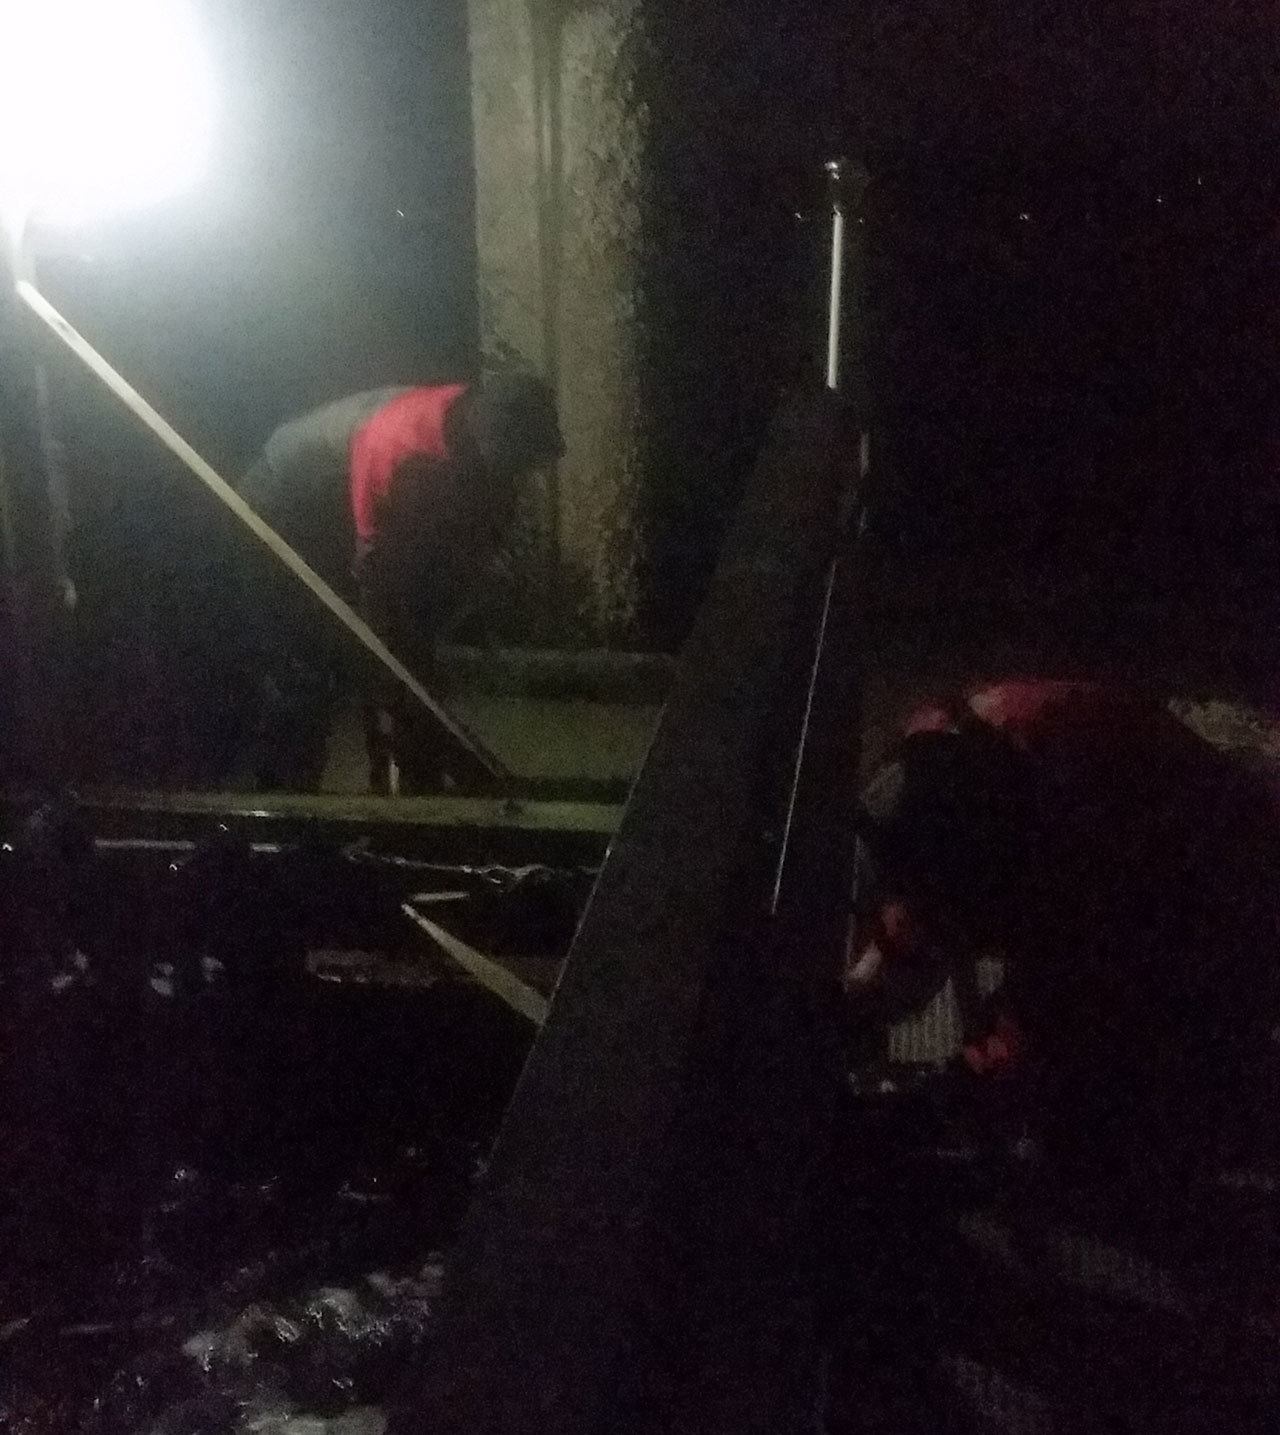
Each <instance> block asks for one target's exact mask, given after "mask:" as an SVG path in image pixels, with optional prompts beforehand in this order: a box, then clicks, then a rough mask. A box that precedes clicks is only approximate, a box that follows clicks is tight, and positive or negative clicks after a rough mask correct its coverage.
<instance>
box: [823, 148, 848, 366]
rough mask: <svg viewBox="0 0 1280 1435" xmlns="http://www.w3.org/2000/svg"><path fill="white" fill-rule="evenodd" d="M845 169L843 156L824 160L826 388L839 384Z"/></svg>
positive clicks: (842, 296) (842, 295) (842, 297)
mask: <svg viewBox="0 0 1280 1435" xmlns="http://www.w3.org/2000/svg"><path fill="white" fill-rule="evenodd" d="M844 168H845V161H844V160H842V159H829V160H828V161H827V163H826V171H827V179H828V182H829V184H830V189H831V289H830V294H831V298H830V303H829V304H828V307H827V388H829V389H838V388H839V387H840V319H841V308H842V304H843V300H844V227H845V213H844V211H845V200H844Z"/></svg>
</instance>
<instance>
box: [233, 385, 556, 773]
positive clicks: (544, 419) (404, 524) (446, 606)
mask: <svg viewBox="0 0 1280 1435" xmlns="http://www.w3.org/2000/svg"><path fill="white" fill-rule="evenodd" d="M563 451H564V444H563V440H562V438H561V435H560V427H559V422H558V420H557V416H556V410H555V404H554V401H553V399H552V396H551V393H550V391H549V389H548V388H547V386H546V385H545V384H544V383H543V382H542V381H541V380H540V379H537V378H535V377H534V376H532V375H528V374H504V375H497V376H493V377H487V378H484V379H482V380H481V381H479V382H478V383H475V384H471V385H467V384H449V385H441V386H435V387H420V388H392V389H379V390H375V391H372V392H369V393H363V394H356V395H353V396H351V397H348V398H345V399H340V400H338V401H337V402H335V403H332V404H328V405H326V406H324V407H323V408H320V409H317V410H315V411H314V412H312V413H309V414H307V415H305V416H303V417H302V418H299V419H294V420H292V421H291V422H289V423H286V424H283V425H282V426H281V427H280V428H278V429H277V430H276V431H275V432H274V433H273V434H272V435H271V437H270V438H269V439H268V440H267V443H266V445H265V446H264V448H263V450H262V453H261V454H260V456H259V458H258V460H257V461H256V462H255V464H254V465H253V467H252V468H251V469H250V470H249V472H248V474H247V475H246V477H245V479H244V481H243V483H242V484H241V487H240V492H241V494H242V496H243V497H244V498H245V499H246V501H247V502H248V503H249V504H250V505H251V506H252V507H253V508H254V509H256V510H257V512H258V513H259V514H260V515H261V516H262V517H263V518H265V519H266V520H267V522H268V523H270V524H271V525H272V527H273V528H275V529H276V531H277V532H279V533H280V534H281V535H282V536H283V537H284V538H285V539H286V540H287V541H288V542H289V543H290V544H291V545H292V546H293V547H294V548H295V549H296V550H297V551H298V552H299V553H300V554H301V555H302V557H303V558H305V559H306V560H307V562H308V563H309V564H310V565H311V566H312V567H313V568H314V569H316V571H317V572H318V573H319V574H320V576H321V577H322V578H324V579H325V581H326V582H328V583H329V584H330V586H331V587H333V588H335V589H336V590H337V591H338V592H339V593H341V594H343V595H344V596H347V597H349V598H352V599H354V600H358V602H359V604H360V607H361V608H362V610H363V612H364V614H365V616H366V618H367V619H368V621H369V622H370V624H371V625H372V626H373V628H374V629H375V631H377V632H378V634H379V635H380V636H381V637H382V638H383V640H384V641H385V642H386V643H387V644H388V646H389V647H390V648H391V649H392V650H393V651H394V652H395V653H396V654H397V656H399V657H400V658H401V659H402V660H403V661H404V662H405V664H406V665H407V666H408V667H409V668H410V669H411V670H413V671H414V672H416V673H417V675H418V676H419V677H420V678H422V679H423V680H424V681H425V682H427V683H428V684H429V683H430V679H431V672H432V667H433V664H434V656H435V646H436V642H437V639H438V636H439V634H440V633H441V632H442V630H444V629H445V628H446V627H447V626H448V624H449V623H450V622H451V621H453V620H455V619H456V618H457V616H458V615H459V613H460V611H461V610H462V609H464V608H465V606H466V604H467V602H468V600H469V598H470V597H471V595H472V593H473V592H474V590H475V589H476V587H477V585H478V584H479V583H480V582H481V581H482V579H483V577H484V575H485V571H486V568H487V566H488V564H489V562H490V560H491V558H492V557H493V555H494V553H495V551H496V549H497V547H498V545H499V543H500V540H501V537H502V534H503V531H504V529H505V528H506V526H507V524H508V523H509V521H510V518H511V516H512V512H513V509H514V505H515V500H516V492H517V484H518V481H519V480H520V479H521V478H523V477H524V476H526V475H527V474H529V473H530V472H532V471H534V470H535V469H537V468H539V467H541V466H543V465H545V464H547V463H550V462H553V461H554V460H555V459H556V458H558V457H559V456H560V455H561V454H562V453H563ZM248 561H249V562H250V563H252V564H254V565H259V566H256V567H255V568H254V570H253V571H254V572H255V574H256V575H257V576H258V577H261V576H262V572H263V570H262V568H261V566H260V565H261V563H262V556H261V555H259V554H254V555H252V556H251V558H250V559H249V560H248ZM308 597H309V595H307V594H305V593H303V592H302V590H301V588H300V586H299V585H297V584H296V583H292V584H291V583H288V582H287V581H286V580H284V579H283V578H282V577H281V576H280V575H276V574H273V575H272V577H271V579H270V580H268V582H267V584H264V583H263V582H261V581H253V582H251V583H249V584H248V585H247V602H246V605H245V625H246V627H247V628H248V629H249V630H250V633H251V650H252V655H253V656H252V659H251V665H252V667H253V668H254V669H255V670H256V671H255V673H254V682H253V684H252V686H253V687H254V689H255V692H254V698H253V703H254V706H255V708H256V718H255V721H254V727H255V734H254V746H255V749H256V769H257V770H256V778H257V782H258V785H259V786H260V787H265V788H283V789H299V790H308V789H313V788H315V787H316V786H318V784H319V781H320V778H321V775H322V773H323V770H324V763H325V753H326V747H327V740H328V735H329V729H330V726H331V722H332V715H333V704H334V698H335V695H336V680H337V674H338V672H339V671H340V669H341V666H342V663H341V649H340V648H339V646H338V645H337V644H336V642H335V639H334V635H333V633H332V630H331V624H330V623H329V622H328V621H327V617H326V615H325V614H322V613H320V612H318V611H316V609H315V605H314V604H313V603H310V602H308V601H307V600H308ZM366 729H367V731H366V736H367V739H368V746H369V755H370V767H371V775H370V781H371V785H372V787H373V788H374V790H375V791H386V790H387V783H388V772H389V768H390V761H391V756H392V749H393V748H394V749H395V758H396V762H397V765H398V767H399V768H400V770H401V775H402V788H403V789H405V790H418V791H421V790H430V789H431V788H432V787H435V786H438V785H439V783H440V781H441V780H442V776H443V771H442V763H443V761H444V759H445V756H446V749H445V748H444V747H443V746H442V745H441V742H440V740H439V738H438V735H436V734H435V733H434V731H433V729H432V728H431V726H430V722H429V720H426V719H424V718H423V717H422V715H420V714H418V713H416V712H415V711H413V710H412V708H411V706H410V705H409V703H408V701H407V700H403V699H402V697H401V694H400V693H399V691H398V689H396V688H395V687H394V686H393V685H392V684H391V683H390V682H382V681H381V680H379V681H378V682H377V683H376V684H375V687H374V690H373V691H372V692H371V694H370V702H369V704H368V706H367V714H366Z"/></svg>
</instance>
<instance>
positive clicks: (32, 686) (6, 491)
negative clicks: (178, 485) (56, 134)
mask: <svg viewBox="0 0 1280 1435" xmlns="http://www.w3.org/2000/svg"><path fill="white" fill-rule="evenodd" d="M0 221H3V223H0V230H2V231H3V232H2V233H0V508H2V509H3V523H2V525H0V526H2V528H3V542H4V569H5V588H6V594H5V607H6V608H7V623H6V632H5V642H6V645H7V646H8V648H9V651H8V653H7V654H6V667H7V668H8V670H9V674H10V675H11V683H10V685H9V686H10V692H11V693H12V694H13V698H14V701H15V706H16V712H15V713H14V716H13V732H12V737H13V739H14V741H13V749H11V751H12V755H13V758H14V759H15V760H14V763H13V768H14V771H13V773H12V777H11V780H13V781H15V782H16V783H17V784H19V785H20V786H22V787H23V788H25V789H27V790H34V791H42V792H45V793H49V792H52V791H55V790H56V789H57V788H58V787H59V786H61V784H62V782H63V781H64V779H65V777H66V757H67V753H66V745H65V742H64V740H63V738H64V731H63V730H64V721H65V712H64V705H63V696H64V694H63V689H64V682H63V678H64V669H63V650H64V647H65V642H66V638H67V634H66V632H65V620H66V611H65V593H66V585H65V583H64V581H63V579H64V576H65V575H64V573H63V564H62V560H61V551H62V540H61V535H60V533H59V532H58V525H57V516H56V511H55V510H56V504H55V501H54V494H53V491H52V490H53V485H52V483H51V476H50V469H49V458H50V446H49V444H48V442H47V441H46V440H47V436H48V425H47V415H46V413H45V410H44V389H43V378H42V376H41V374H40V373H39V370H38V368H37V365H36V363H35V359H34V356H33V353H32V348H31V343H30V336H29V332H28V325H29V320H28V318H27V316H26V314H25V313H24V312H23V310H22V307H21V305H20V304H19V303H18V294H17V291H18V285H19V284H20V283H21V282H22V279H23V276H24V274H25V273H26V272H27V271H28V270H29V268H30V254H29V252H28V251H27V250H26V247H25V244H24V236H25V231H26V221H25V216H24V215H23V214H22V213H20V212H17V211H14V210H10V211H9V212H8V213H7V214H4V215H0Z"/></svg>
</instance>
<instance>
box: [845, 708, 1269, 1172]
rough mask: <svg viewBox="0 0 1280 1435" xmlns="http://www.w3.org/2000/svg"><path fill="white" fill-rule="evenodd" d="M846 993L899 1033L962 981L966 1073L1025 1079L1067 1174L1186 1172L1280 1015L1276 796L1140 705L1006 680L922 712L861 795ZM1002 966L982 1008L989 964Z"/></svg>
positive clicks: (1161, 711) (1207, 1146) (1206, 1149)
mask: <svg viewBox="0 0 1280 1435" xmlns="http://www.w3.org/2000/svg"><path fill="white" fill-rule="evenodd" d="M860 822H861V840H862V843H863V847H864V851H863V857H864V864H863V866H864V870H863V880H862V881H861V883H860V888H859V895H858V903H857V908H858V910H857V913H856V918H855V933H854V937H853V940H852V943H851V948H850V957H849V962H848V967H847V970H846V977H845V985H846V989H847V991H848V993H849V995H850V998H851V1000H852V1001H853V1002H854V1004H855V1007H856V1008H857V1009H859V1010H860V1011H862V1012H863V1013H864V1014H865V1013H866V1012H868V1011H875V1012H878V1013H879V1014H880V1015H881V1016H883V1017H884V1018H886V1019H889V1020H892V1019H895V1018H897V1017H900V1016H902V1015H905V1014H908V1013H911V1012H915V1011H918V1010H920V1009H921V1008H922V1007H923V1005H924V1004H925V1003H926V1002H927V1001H928V1000H929V999H930V998H931V997H932V996H933V995H935V994H936V993H937V992H938V991H939V990H940V989H941V987H942V985H943V984H944V982H945V981H946V980H947V979H948V978H955V980H956V990H957V992H958V994H959V995H960V996H961V998H962V1005H963V1006H967V1011H966V1013H965V1014H966V1017H967V1020H968V1023H969V1031H968V1034H967V1039H966V1044H965V1048H964V1053H963V1061H964V1063H965V1065H966V1067H967V1068H968V1070H969V1071H970V1072H972V1073H973V1074H974V1075H975V1076H978V1077H981V1078H982V1079H983V1080H984V1081H991V1080H992V1079H995V1078H1004V1080H1005V1082H1006V1083H1008V1082H1015V1083H1019V1084H1020V1087H1021V1089H1022V1090H1023V1091H1024V1092H1025V1094H1026V1099H1027V1103H1028V1109H1029V1110H1031V1111H1033V1112H1034V1113H1035V1119H1036V1123H1037V1126H1038V1130H1039V1134H1040V1136H1041V1137H1042V1138H1043V1140H1044V1142H1045V1144H1046V1146H1047V1148H1048V1149H1049V1150H1050V1151H1051V1153H1052V1154H1053V1155H1054V1156H1055V1157H1056V1158H1057V1160H1058V1161H1059V1163H1060V1166H1061V1169H1062V1170H1063V1171H1064V1172H1068V1173H1071V1172H1074V1173H1075V1174H1088V1175H1091V1176H1092V1177H1097V1176H1098V1175H1100V1174H1102V1173H1106V1175H1107V1176H1109V1177H1110V1178H1113V1179H1115V1180H1119V1181H1124V1180H1125V1178H1127V1177H1132V1178H1134V1179H1135V1180H1136V1181H1137V1184H1138V1185H1139V1186H1141V1185H1142V1184H1143V1183H1144V1182H1147V1181H1149V1180H1150V1178H1151V1177H1152V1175H1153V1174H1162V1175H1164V1176H1168V1177H1173V1178H1177V1179H1179V1180H1181V1179H1186V1178H1188V1177H1189V1176H1190V1175H1191V1174H1192V1173H1193V1172H1194V1170H1195V1169H1196V1168H1198V1166H1199V1165H1200V1164H1201V1163H1202V1162H1203V1160H1204V1159H1205V1158H1210V1159H1211V1157H1212V1155H1213V1153H1214V1152H1215V1150H1216V1144H1217V1141H1218V1137H1219V1134H1220V1124H1221V1121H1222V1118H1223V1116H1224V1113H1225V1111H1226V1109H1227V1107H1228V1105H1229V1103H1230V1102H1231V1101H1232V1099H1233V1096H1234V1095H1235V1094H1236V1093H1237V1092H1238V1090H1239V1083H1240V1082H1241V1080H1242V1079H1243V1072H1244V1066H1245V1063H1246V1062H1247V1061H1248V1060H1249V1059H1250V1056H1251V1053H1253V1052H1255V1051H1256V1050H1257V1049H1258V1048H1259V1046H1260V1045H1261V1043H1262V1042H1263V1041H1264V1039H1265V1034H1266V1033H1267V1032H1268V1031H1269V1029H1270V1027H1271V1025H1272V1024H1273V1023H1274V1021H1275V1013H1274V997H1275V980H1274V978H1275V966H1276V956H1277V937H1278V936H1280V920H1278V913H1280V861H1278V860H1277V859H1278V851H1280V847H1278V843H1277V829H1276V814H1275V811H1274V808H1273V805H1272V802H1271V799H1270V796H1269V794H1268V793H1267V791H1266V790H1265V789H1264V787H1263V786H1262V785H1261V783H1259V782H1257V781H1256V780H1255V779H1254V778H1253V777H1252V776H1251V775H1250V774H1249V773H1247V772H1246V771H1244V770H1243V769H1241V768H1240V767H1239V766H1238V765H1236V764H1235V763H1233V762H1232V761H1230V760H1229V759H1227V758H1226V757H1225V756H1223V755H1222V754H1220V753H1219V752H1218V751H1217V750H1215V749H1214V748H1212V747H1211V746H1210V745H1209V744H1208V743H1206V742H1204V741H1202V740H1201V739H1200V738H1199V737H1197V736H1196V735H1195V734H1193V733H1192V732H1191V731H1190V729H1188V728H1187V727H1186V726H1185V725H1184V724H1182V723H1181V722H1179V721H1178V720H1177V719H1176V718H1175V717H1174V716H1173V715H1172V714H1171V713H1170V712H1169V711H1168V709H1167V708H1166V707H1165V706H1164V705H1163V704H1160V703H1158V702H1155V701H1153V700H1150V699H1148V698H1146V697H1144V696H1143V695H1141V694H1138V693H1133V692H1129V691H1125V690H1123V689H1120V688H1114V687H1108V686H1106V685H1102V684H1098V683H1083V682H1050V681H1043V680H1035V681H1005V682H999V683H994V684H990V685H987V686H984V687H980V688H978V689H976V690H974V691H972V692H970V693H968V694H966V695H964V696H963V697H961V698H960V699H958V700H956V701H954V702H945V703H937V704H930V705H929V706H928V707H926V708H924V709H922V710H920V711H919V712H917V713H916V714H915V716H914V717H913V718H912V720H911V721H910V723H908V725H907V728H906V731H905V733H904V734H903V736H902V738H901V740H900V741H899V742H898V744H897V746H896V747H895V748H894V749H893V750H892V751H891V752H890V754H889V755H888V757H887V759H886V761H885V762H884V763H883V764H882V765H881V767H880V768H879V769H878V771H877V772H876V773H875V775H874V777H873V779H872V781H871V782H870V784H869V786H868V788H867V790H866V792H865V793H864V795H863V800H862V804H861V812H860ZM985 954H993V955H999V956H1001V957H1003V958H1004V959H1005V962H1006V971H1007V976H1006V979H1005V982H1004V985H1003V988H1002V990H1001V991H1000V992H999V993H998V994H997V996H996V998H995V1000H994V1002H993V1003H992V1004H989V1005H987V1006H986V1007H985V1008H984V1007H980V1006H979V1004H978V1003H977V1002H976V1000H974V999H973V998H972V997H969V998H968V1000H967V1001H966V1000H965V998H966V995H967V994H970V993H972V992H973V991H974V990H975V984H974V983H973V981H972V980H971V970H972V964H973V962H974V960H975V959H976V958H977V957H979V956H982V955H985Z"/></svg>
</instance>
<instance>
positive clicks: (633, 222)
mask: <svg viewBox="0 0 1280 1435" xmlns="http://www.w3.org/2000/svg"><path fill="white" fill-rule="evenodd" d="M639 15H640V5H639V3H638V0H587V3H578V4H574V3H570V0H470V4H469V20H470V49H471V70H472V115H473V124H474V130H475V155H476V233H477V247H478V253H479V291H480V294H479V297H480V305H479V308H480V329H481V346H482V350H483V352H484V354H485V357H486V358H487V359H488V360H489V361H491V362H493V361H496V362H518V363H520V364H525V365H529V366H531V367H533V368H535V369H539V370H541V371H542V372H544V373H545V374H546V375H547V376H548V378H549V379H550V380H551V382H552V383H553V385H554V387H555V389H556V393H557V397H558V400H559V404H560V409H561V414H562V418H563V423H564V428H565V434H566V438H567V441H568V453H567V455H566V457H565V459H564V460H563V462H562V463H561V464H560V465H559V469H558V471H557V472H556V473H554V474H552V475H549V476H547V478H545V479H544V480H542V481H541V482H540V483H539V484H538V486H537V487H536V488H534V489H533V490H532V491H531V492H530V493H529V494H528V496H527V499H526V503H525V510H524V517H523V523H522V525H521V532H520V534H519V535H518V537H517V539H516V541H515V543H514V549H515V552H514V558H515V563H514V568H515V573H514V575H513V582H512V588H513V599H514V603H515V605H516V606H518V608H519V609H520V612H521V614H522V618H523V623H524V627H525V632H524V634H522V636H526V637H527V636H529V635H530V633H532V634H536V635H541V636H546V635H547V634H548V633H550V632H554V633H555V634H556V635H557V636H558V637H559V639H560V640H561V641H564V640H565V639H566V638H570V639H572V638H574V637H578V638H584V637H592V636H596V637H599V636H616V635H618V634H621V633H625V632H627V631H628V630H629V629H630V628H631V626H632V625H633V623H634V619H635V615H636V607H637V594H636V564H637V555H638V553H639V551H640V548H641V543H640V540H639V536H638V533H637V527H638V524H639V521H640V519H639V505H638V491H639V484H640V466H639V453H640V443H639V428H638V417H637V413H638V397H637V395H638V384H637V368H636V348H635V323H634V321H635V314H636V284H637V282H638V274H639V256H640V246H641V236H640V226H639V214H640V210H639V207H638V204H637V202H636V198H635V196H636V192H637V189H638V186H639V184H640V178H641V170H642V157H643V151H644V135H645V127H646V122H647V113H646V110H645V107H644V106H643V105H642V104H639V103H637V102H636V100H635V95H634V84H633V61H632V58H631V57H632V54H633V50H634V42H635V39H636V36H637V33H638V26H639Z"/></svg>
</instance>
